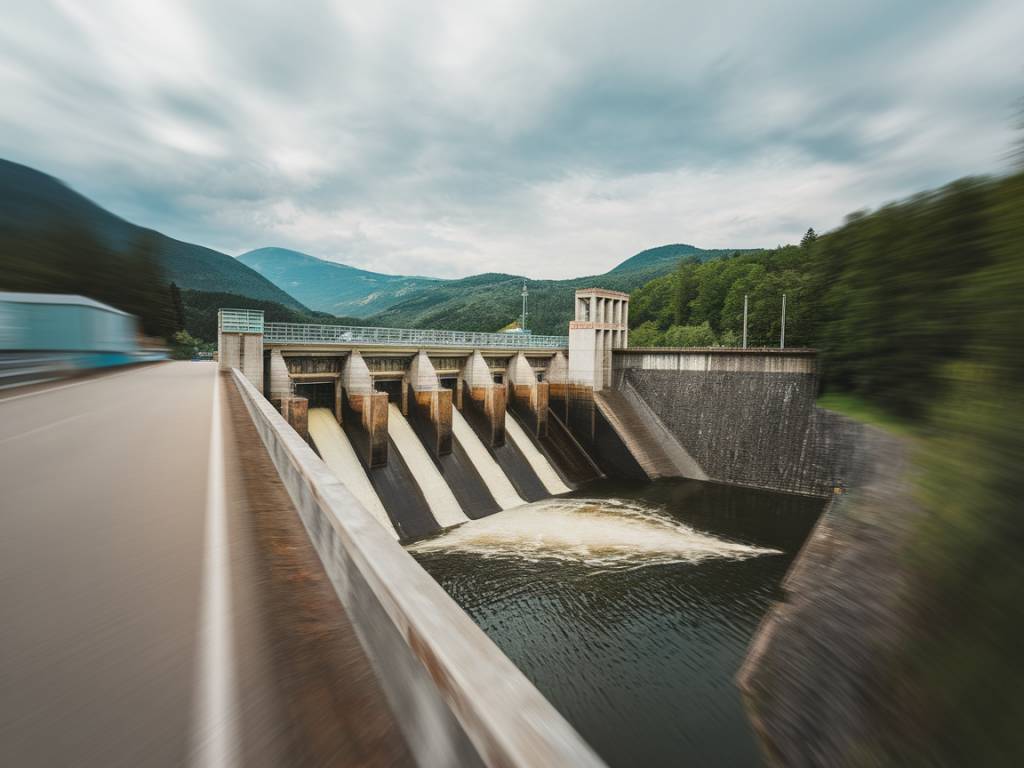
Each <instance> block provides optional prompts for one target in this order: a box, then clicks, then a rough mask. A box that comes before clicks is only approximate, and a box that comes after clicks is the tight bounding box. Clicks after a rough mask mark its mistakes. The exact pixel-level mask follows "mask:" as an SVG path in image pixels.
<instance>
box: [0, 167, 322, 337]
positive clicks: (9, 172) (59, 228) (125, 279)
mask: <svg viewBox="0 0 1024 768" xmlns="http://www.w3.org/2000/svg"><path fill="white" fill-rule="evenodd" d="M0 254H2V255H3V264H4V269H3V270H2V271H0V288H3V289H6V290H24V291H42V292H51V293H53V292H70V293H84V294H85V295H88V296H91V297H92V298H95V299H98V300H100V301H105V302H107V303H109V304H113V305H114V306H117V307H120V308H123V309H125V310H127V311H130V312H133V313H135V314H137V315H139V316H140V317H142V318H143V320H144V321H145V322H146V323H147V327H148V329H149V330H150V331H151V332H154V333H157V332H159V331H160V328H161V327H162V324H163V321H162V320H160V319H159V318H156V317H155V314H160V313H166V312H167V311H168V306H167V299H166V298H165V297H166V295H167V286H168V284H169V283H171V282H174V283H176V284H177V285H178V286H180V287H181V288H194V289H201V290H206V291H229V292H232V293H237V294H242V295H245V296H249V297H252V298H254V299H260V300H265V301H273V302H277V303H279V304H282V305H284V306H288V307H292V308H293V309H296V310H300V311H301V310H305V309H306V308H305V307H304V306H303V305H302V304H301V303H300V302H298V301H296V300H295V299H294V298H292V297H291V296H290V295H288V294H287V293H286V292H285V291H283V290H281V289H280V288H278V287H277V286H276V285H274V284H273V283H271V282H270V281H268V280H267V279H265V278H264V277H262V276H261V275H259V274H257V273H256V272H255V271H253V270H252V269H250V268H249V267H247V266H245V265H244V264H241V263H239V262H238V261H237V260H236V259H234V258H232V257H231V256H228V255H227V254H224V253H220V252H218V251H214V250H212V249H210V248H204V247H203V246H200V245H193V244H191V243H185V242H181V241H180V240H175V239H173V238H170V237H167V236H165V235H162V234H160V233H159V232H155V231H153V230H150V229H144V228H142V227H138V226H136V225H134V224H131V223H130V222H127V221H125V220H124V219H121V218H118V217H117V216H115V215H114V214H112V213H110V212H109V211H106V210H104V209H103V208H100V207H99V206H98V205H96V204H95V203H93V202H92V201H90V200H89V199H87V198H85V197H83V196H82V195H80V194H78V193H77V192H75V191H73V190H71V189H70V188H68V187H67V186H65V185H64V184H62V183H61V182H60V181H58V180H57V179H55V178H53V177H52V176H47V175H46V174H44V173H40V172H39V171H36V170H33V169H32V168H28V167H26V166H23V165H18V164H17V163H12V162H9V161H6V160H0ZM144 296H149V298H144ZM154 313H155V314H154ZM151 315H154V317H153V318H152V320H151V318H150V316H151ZM161 335H163V334H161Z"/></svg>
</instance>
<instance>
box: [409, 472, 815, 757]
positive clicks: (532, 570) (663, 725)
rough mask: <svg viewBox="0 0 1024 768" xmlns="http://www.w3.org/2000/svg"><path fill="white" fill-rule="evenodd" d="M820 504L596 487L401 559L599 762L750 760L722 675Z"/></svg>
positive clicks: (453, 533)
mask: <svg viewBox="0 0 1024 768" xmlns="http://www.w3.org/2000/svg"><path fill="white" fill-rule="evenodd" d="M821 509H822V502H821V501H820V500H817V499H810V498H804V497H798V496H789V495H782V494H776V493H769V492H764V491H755V490H749V489H744V488H737V487H729V486H722V485H716V484H711V483H701V482H697V481H687V480H676V481H660V482H657V483H653V484H649V483H645V484H623V483H621V482H620V483H612V482H608V481H606V482H601V483H597V484H591V485H589V486H587V487H586V489H585V490H583V491H579V492H577V493H574V494H570V495H568V496H562V497H559V498H553V499H547V500H544V501H540V502H535V503H533V504H529V505H526V506H523V507H519V508H516V509H511V510H508V511H505V512H501V513H498V514H496V515H491V516H489V517H485V518H482V519H480V520H472V521H470V522H468V523H464V524H463V525H461V526H459V527H457V528H454V529H451V530H448V531H445V532H442V533H441V534H438V535H436V536H433V537H430V538H427V539H423V540H420V541H418V542H416V543H414V544H412V545H410V546H409V551H410V552H411V553H412V554H413V555H414V556H415V557H416V559H417V560H418V561H419V562H420V564H421V565H422V566H423V567H424V568H425V569H426V570H427V571H428V572H429V573H431V574H432V575H433V576H434V578H435V579H436V580H437V581H438V582H439V583H440V584H441V585H442V586H443V587H444V588H445V589H446V590H447V591H448V593H449V594H450V595H451V596H452V597H453V598H454V599H455V600H456V601H457V602H458V603H459V604H460V605H461V606H462V608H463V609H464V610H466V611H467V612H468V613H469V615H470V616H472V617H473V619H474V620H475V621H476V622H477V623H478V624H479V625H480V626H481V628H483V629H484V631H485V632H487V634H488V635H489V636H490V637H491V638H492V639H493V640H494V641H495V643H497V645H498V646H499V647H500V648H501V649H502V650H503V651H504V652H505V653H506V654H507V655H508V656H509V658H511V659H512V661H513V662H515V664H516V665H517V666H518V667H519V668H520V669H521V670H522V671H523V672H524V673H525V674H526V675H527V677H529V678H530V679H531V680H532V681H533V682H534V684H535V685H536V686H537V687H538V688H539V689H540V691H541V692H542V693H544V694H545V696H547V697H548V699H549V700H550V701H551V702H552V703H553V704H554V705H555V706H556V707H557V708H558V709H559V710H560V711H561V712H562V713H563V714H564V715H565V716H566V717H567V718H568V719H569V721H570V722H571V723H572V724H573V725H574V726H575V727H576V728H577V729H578V730H579V731H580V733H581V734H582V735H583V737H584V738H585V739H586V740H587V741H588V742H589V743H590V744H591V745H592V746H593V747H594V748H595V749H596V750H597V751H598V753H599V754H600V755H601V756H602V757H603V758H604V759H605V760H606V761H607V762H608V763H609V764H610V765H611V766H633V765H643V766H659V765H679V764H682V763H688V764H693V765H729V766H735V765H757V764H758V763H759V756H758V753H757V749H756V746H755V743H754V740H753V736H752V734H751V732H750V729H749V726H748V724H747V721H746V717H745V715H744V713H743V711H742V709H741V706H740V701H739V694H738V692H737V690H736V688H735V684H734V683H733V677H734V675H735V673H736V672H737V670H738V668H739V665H740V663H741V661H742V658H743V655H744V653H745V651H746V648H747V646H748V644H749V642H750V638H751V636H752V635H753V633H754V630H755V629H756V627H757V625H758V622H759V621H760V619H761V617H762V616H763V615H764V613H765V612H766V611H767V609H768V608H769V606H770V605H771V603H772V602H773V601H774V600H777V599H778V598H779V596H780V593H779V585H780V582H781V580H782V577H783V576H784V574H785V572H786V569H787V568H788V567H789V565H790V563H791V562H792V559H793V557H794V556H795V555H796V553H797V551H798V550H799V548H800V546H801V544H802V543H803V541H804V539H805V538H806V536H807V535H808V533H809V532H810V529H811V527H812V526H813V524H814V522H815V520H816V519H817V517H818V515H819V514H820V512H821Z"/></svg>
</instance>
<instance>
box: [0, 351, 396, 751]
mask: <svg viewBox="0 0 1024 768" xmlns="http://www.w3.org/2000/svg"><path fill="white" fill-rule="evenodd" d="M218 381H219V383H218ZM232 387H233V385H232V383H231V381H230V379H227V378H221V377H220V376H219V375H218V374H217V371H216V365H215V364H212V363H166V364H160V365H155V366H149V367H146V368H141V369H137V370H131V371H127V372H123V373H117V374H111V375H107V376H103V377H98V378H93V379H88V380H84V381H81V382H72V383H70V384H69V385H68V384H61V385H56V386H54V387H50V388H47V389H44V390H41V391H33V392H30V393H27V394H25V395H24V396H18V395H17V393H10V394H8V395H7V397H5V398H3V399H0V626H2V629H0V765H12V766H14V765H18V766H35V765H103V766H114V765H125V766H129V765H130V766H140V765H182V764H192V765H231V764H236V765H282V764H321V765H329V764H343V763H349V764H355V763H358V764H363V765H395V764H404V763H405V762H407V760H408V755H407V752H406V751H405V746H404V742H403V741H402V739H401V737H400V736H399V735H398V733H397V731H396V729H395V727H394V723H393V722H392V721H391V719H390V714H389V713H388V710H387V707H386V706H385V705H384V703H383V698H382V696H381V694H380V691H379V690H378V689H377V687H376V684H375V682H374V680H373V676H372V674H371V672H370V668H369V665H368V663H367V661H366V658H365V656H364V655H363V654H362V651H361V649H360V648H359V646H358V642H356V641H355V635H354V633H353V632H352V629H351V626H350V625H348V623H347V618H346V617H345V615H344V613H343V611H342V610H341V608H340V605H339V604H338V603H337V601H336V600H335V599H334V598H333V595H332V593H331V591H330V586H329V584H328V583H327V581H326V578H325V577H324V575H323V572H322V569H321V568H320V566H319V562H318V561H317V560H316V558H315V555H314V554H313V553H312V550H311V548H310V547H309V544H308V540H307V539H306V538H305V537H304V533H303V531H302V529H301V524H300V523H299V522H298V518H297V517H296V516H295V514H294V510H293V509H292V508H291V505H290V502H289V501H288V500H287V496H286V495H285V494H284V492H283V489H282V488H281V486H280V483H279V481H278V480H277V479H276V477H274V475H273V471H272V467H271V466H270V464H269V459H268V458H267V456H266V453H265V451H263V449H262V445H261V444H259V442H258V438H256V437H255V431H254V430H252V427H251V423H249V422H248V421H247V418H248V417H247V414H246V413H245V412H244V406H242V405H241V401H240V400H239V399H238V395H237V393H236V392H234V391H233V390H232ZM215 392H217V395H216V401H217V403H216V408H215ZM12 395H13V396H12ZM215 415H216V416H217V418H213V417H214V416H215ZM211 445H212V446H214V449H213V452H212V453H211ZM357 710H359V711H357Z"/></svg>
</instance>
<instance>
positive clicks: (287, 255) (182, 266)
mask: <svg viewBox="0 0 1024 768" xmlns="http://www.w3.org/2000/svg"><path fill="white" fill-rule="evenodd" d="M83 232H87V233H88V235H89V237H91V238H94V239H96V240H99V241H101V242H102V244H103V246H104V247H105V248H106V249H108V250H111V251H114V252H116V253H117V254H120V256H119V258H122V257H123V258H125V259H128V260H129V261H130V260H131V259H132V258H135V257H136V256H135V254H137V253H138V249H139V248H142V247H144V248H147V249H149V250H150V251H151V252H153V253H155V255H156V257H157V260H158V262H159V265H160V267H161V268H162V269H163V272H164V277H165V279H166V280H168V281H174V282H175V283H177V284H178V286H179V287H180V288H182V289H186V290H185V297H186V304H187V307H186V309H187V310H188V311H187V312H186V316H187V318H192V320H191V321H190V322H189V326H191V325H196V328H192V327H189V330H192V331H193V332H196V331H201V332H202V333H204V334H207V335H208V334H209V333H210V323H211V317H213V316H215V313H214V315H211V311H212V309H211V308H212V304H211V302H214V301H221V300H225V301H226V300H228V298H229V297H228V296H214V294H230V295H231V297H230V298H231V300H232V301H233V302H234V303H235V304H237V305H240V306H248V305H250V304H251V305H252V306H253V307H254V308H256V307H260V308H265V309H268V310H269V309H272V308H275V307H276V308H277V309H274V310H273V311H274V315H275V317H276V318H277V319H282V320H292V321H295V322H325V321H326V320H327V319H328V318H326V317H325V316H324V315H321V314H320V313H328V314H329V315H335V316H339V317H344V316H347V317H348V318H357V319H358V322H363V323H365V324H367V325H392V326H403V327H418V328H441V329H462V330H480V331H494V330H497V329H499V328H502V327H504V326H506V325H507V324H508V323H510V322H512V321H514V320H516V319H518V317H519V314H520V309H521V299H520V290H521V286H522V282H523V277H522V276H519V275H509V274H500V273H487V274H481V275H474V276H472V277H466V278H462V279H459V280H445V279H440V278H430V277H420V276H409V275H386V274H382V273H378V272H371V271H367V270H363V269H357V268H355V267H351V266H348V265H345V264H340V263H336V262H333V261H325V260H323V259H318V258H316V257H314V256H310V255H308V254H305V253H300V252H298V251H293V250H288V249H285V248H259V249H257V250H254V251H249V252H248V253H244V254H242V255H241V256H240V257H238V258H237V259H235V258H232V257H231V256H229V255H227V254H224V253H220V252H218V251H215V250H213V249H211V248H205V247H203V246H201V245H194V244H192V243H185V242H182V241H180V240H175V239H173V238H170V237H167V236H166V235H163V234H161V233H159V232H155V231H153V230H149V229H144V228H142V227H139V226H136V225H135V224H132V223H130V222H128V221H125V220H124V219H121V218H119V217H118V216H115V215H114V214H112V213H110V212H109V211H106V210H104V209H103V208H101V207H99V206H98V205H96V204H95V203H93V202H92V201H91V200H89V199H87V198H86V197H84V196H82V195H80V194H78V193H77V192H75V191H73V190H71V189H70V188H68V187H67V186H65V185H64V184H63V183H61V182H60V181H58V180H57V179H55V178H53V177H52V176H48V175H46V174H44V173H41V172H39V171H36V170H34V169H32V168H28V167H26V166H24V165H19V164H17V163H12V162H9V161H5V160H0V254H4V253H5V252H9V253H10V254H12V257H11V258H10V259H9V263H11V264H15V263H17V260H16V259H15V258H14V256H13V255H14V254H17V253H22V252H24V251H26V244H29V245H31V248H32V252H33V255H32V257H31V258H33V259H35V258H37V256H36V255H35V254H41V255H40V256H38V258H48V256H47V254H56V253H57V252H58V251H60V250H61V248H63V252H64V253H65V254H66V253H67V252H68V250H69V249H68V247H67V243H68V242H72V243H73V242H77V241H76V239H75V238H76V237H80V235H81V233H83ZM61 238H63V240H61V242H62V243H63V245H62V246H61V248H54V247H50V246H49V245H48V243H51V242H57V241H58V240H60V239H61ZM70 250H71V251H74V250H75V249H74V248H73V247H72V248H71V249H70ZM732 252H733V250H732V249H723V250H705V249H701V248H697V247H695V246H692V245H683V244H675V245H663V246H659V247H657V248H651V249H649V250H646V251H641V252H640V253H638V254H636V255H634V256H632V257H630V258H628V259H626V260H625V261H623V262H622V263H621V264H619V265H618V266H616V267H615V268H614V269H612V270H610V271H609V272H606V273H604V274H599V275H591V276H587V277H579V278H573V279H570V280H527V287H528V289H529V293H530V296H529V306H530V315H529V320H528V326H529V328H530V329H531V330H532V331H534V332H535V333H544V334H555V333H557V334H563V333H565V332H566V324H567V323H568V321H569V320H570V319H571V316H572V293H573V291H575V290H576V289H577V288H582V287H591V286H597V287H603V288H609V289H613V290H622V291H631V290H633V289H635V288H638V287H639V286H641V285H643V284H645V283H646V282H648V281H649V280H651V279H653V278H655V277H659V276H661V275H664V274H667V273H668V272H670V271H672V270H673V269H674V268H675V267H676V265H677V264H678V263H679V260H680V259H681V258H683V257H695V258H698V259H701V260H706V259H710V258H715V257H718V256H723V255H727V254H729V253H732ZM53 258H58V257H57V256H54V257H53ZM60 258H66V256H61V257H60ZM126 263H128V262H126ZM0 265H2V262H0ZM36 266H38V265H36ZM58 266H59V265H58ZM108 268H109V265H108ZM35 272H36V274H37V275H38V274H42V275H44V278H43V279H44V280H45V274H46V272H45V268H44V269H42V270H40V269H36V270H35ZM98 279H101V280H102V279H103V278H102V277H100V278H98ZM6 282H8V283H10V282H11V281H10V280H8V281H6ZM4 283H5V280H4V272H3V270H2V269H0V288H2V287H3V285H4ZM15 289H21V290H24V289H23V288H17V287H15ZM32 289H33V290H36V288H32ZM188 289H191V290H188ZM38 290H45V287H44V288H39V289H38ZM83 290H85V289H83ZM94 292H96V291H94ZM203 294H207V295H208V296H207V297H206V298H204V296H203ZM207 299H208V300H207ZM200 318H202V319H201V320H200ZM348 322H356V320H348Z"/></svg>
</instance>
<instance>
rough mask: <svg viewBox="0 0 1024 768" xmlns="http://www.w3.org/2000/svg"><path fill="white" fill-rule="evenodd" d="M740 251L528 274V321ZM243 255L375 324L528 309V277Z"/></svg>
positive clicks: (546, 329)
mask: <svg viewBox="0 0 1024 768" xmlns="http://www.w3.org/2000/svg"><path fill="white" fill-rule="evenodd" d="M732 252H733V251H731V250H704V249H701V248H697V247H695V246H692V245H681V244H680V245H663V246H660V247H658V248H651V249H649V250H646V251H641V252H640V253H638V254H636V255H635V256H632V257H631V258H629V259H626V260H625V261H624V262H622V263H621V264H619V265H618V266H617V267H615V268H614V269H612V270H611V271H609V272H606V273H604V274H601V275H591V276H588V277H577V278H572V279H569V280H529V279H527V288H528V290H529V293H530V296H529V305H530V318H529V322H528V325H529V326H530V329H531V330H533V331H534V332H537V333H559V334H561V333H564V332H565V326H566V323H568V321H569V320H570V319H571V317H570V315H571V313H572V293H573V291H575V290H576V289H577V288H583V287H591V286H595V285H599V286H600V287H603V288H609V289H613V290H622V291H630V290H632V289H634V288H637V287H639V286H641V285H643V284H644V283H646V282H647V281H649V280H651V279H653V278H655V277H660V276H661V275H664V274H666V273H668V272H670V271H672V270H673V269H675V267H676V265H677V264H678V263H679V260H680V259H681V258H683V257H684V256H691V257H696V258H699V259H701V260H704V259H710V258H715V257H717V256H722V255H725V254H729V253H732ZM238 258H239V260H240V261H242V262H244V263H245V264H247V265H248V266H250V267H252V268H253V269H255V270H256V271H257V272H259V273H260V274H262V275H263V276H264V277H266V278H268V279H270V280H271V281H272V282H273V283H275V284H276V285H277V286H278V287H279V288H281V289H282V290H286V291H288V292H289V293H290V294H291V295H292V296H294V297H295V298H297V299H298V300H299V301H301V302H302V303H303V304H305V305H306V306H308V307H310V308H312V309H314V310H319V311H321V312H331V313H334V314H346V315H351V316H353V317H363V318H366V319H367V321H368V322H370V323H372V324H374V325H392V326H402V327H406V326H407V327H418V328H440V329H458V330H472V331H493V330H497V329H498V328H501V327H503V326H505V325H507V324H508V323H509V322H510V321H513V320H515V319H516V318H518V317H519V314H520V311H521V299H520V291H521V287H522V283H523V277H522V276H521V275H509V274H501V273H486V274H481V275H473V276H472V277H466V278H462V279H458V280H443V279H436V278H427V277H410V276H402V275H384V274H380V273H377V272H367V271H365V270H361V269H356V268H354V267H350V266H347V265H344V264H338V263H336V262H332V261H324V260H322V259H318V258H316V257H314V256H310V255H309V254H305V253H299V252H297V251H290V250H287V249H284V248H260V249H258V250H255V251H249V252H248V253H244V254H242V255H241V256H239V257H238Z"/></svg>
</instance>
